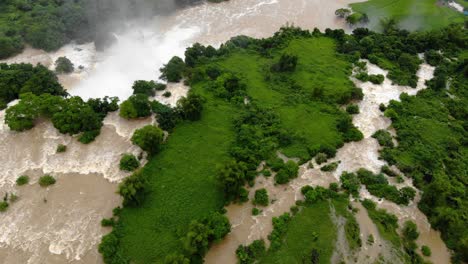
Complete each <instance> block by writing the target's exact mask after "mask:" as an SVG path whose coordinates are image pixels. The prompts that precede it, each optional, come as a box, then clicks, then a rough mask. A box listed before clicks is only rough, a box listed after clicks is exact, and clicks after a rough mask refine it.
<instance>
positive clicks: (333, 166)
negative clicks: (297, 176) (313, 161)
mask: <svg viewBox="0 0 468 264" xmlns="http://www.w3.org/2000/svg"><path fill="white" fill-rule="evenodd" d="M339 164H340V163H339V162H332V163H330V164H327V165H325V166H322V167H321V168H320V170H321V171H335V170H336V168H338V165H339Z"/></svg>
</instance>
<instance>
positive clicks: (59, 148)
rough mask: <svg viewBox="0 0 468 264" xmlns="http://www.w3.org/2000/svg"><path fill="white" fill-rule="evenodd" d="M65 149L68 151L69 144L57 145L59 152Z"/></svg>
mask: <svg viewBox="0 0 468 264" xmlns="http://www.w3.org/2000/svg"><path fill="white" fill-rule="evenodd" d="M65 151H67V146H65V145H62V144H59V145H58V146H57V153H63V152H65Z"/></svg>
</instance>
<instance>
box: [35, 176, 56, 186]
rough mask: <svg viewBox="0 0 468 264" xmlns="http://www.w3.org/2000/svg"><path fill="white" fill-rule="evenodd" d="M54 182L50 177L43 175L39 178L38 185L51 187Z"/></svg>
mask: <svg viewBox="0 0 468 264" xmlns="http://www.w3.org/2000/svg"><path fill="white" fill-rule="evenodd" d="M55 182H56V180H55V178H54V177H52V176H50V175H44V176H42V177H40V178H39V185H40V186H41V187H47V186H50V185H53V184H55Z"/></svg>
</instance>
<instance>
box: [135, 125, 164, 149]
mask: <svg viewBox="0 0 468 264" xmlns="http://www.w3.org/2000/svg"><path fill="white" fill-rule="evenodd" d="M163 139H164V132H163V131H162V130H161V129H160V128H158V127H156V126H153V125H147V126H144V127H142V128H140V129H137V130H135V132H134V133H133V136H132V139H131V141H132V143H133V144H135V145H137V146H139V147H140V148H141V149H142V150H144V151H146V152H148V154H150V155H154V154H156V153H157V152H158V151H159V149H160V147H161V144H162V143H163Z"/></svg>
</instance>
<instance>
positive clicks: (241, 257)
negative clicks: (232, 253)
mask: <svg viewBox="0 0 468 264" xmlns="http://www.w3.org/2000/svg"><path fill="white" fill-rule="evenodd" d="M265 252H266V246H265V241H264V240H263V239H259V240H254V241H253V242H252V243H251V244H250V245H248V246H244V245H239V247H238V248H237V250H236V255H237V260H238V262H239V263H240V264H253V263H255V262H256V261H257V260H259V259H260V258H261V257H262V256H263V255H264V254H265Z"/></svg>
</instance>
